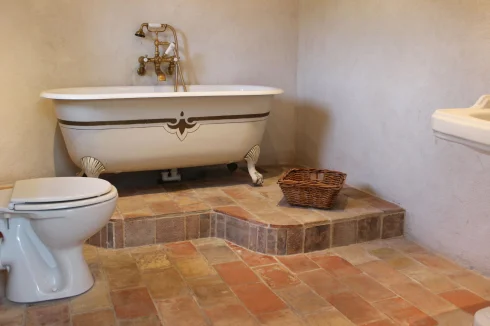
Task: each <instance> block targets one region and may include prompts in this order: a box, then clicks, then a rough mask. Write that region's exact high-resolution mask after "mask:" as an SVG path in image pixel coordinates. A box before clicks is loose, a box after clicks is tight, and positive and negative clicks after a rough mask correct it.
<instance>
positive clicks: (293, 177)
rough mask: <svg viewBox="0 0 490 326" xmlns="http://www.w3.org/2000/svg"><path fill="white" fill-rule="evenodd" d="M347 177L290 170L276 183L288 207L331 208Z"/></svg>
mask: <svg viewBox="0 0 490 326" xmlns="http://www.w3.org/2000/svg"><path fill="white" fill-rule="evenodd" d="M346 177H347V175H346V174H345V173H342V172H337V171H330V170H316V169H291V170H289V171H288V172H286V173H285V174H284V175H283V176H282V177H281V178H280V179H279V181H278V182H277V183H278V184H279V186H280V187H281V190H282V192H283V193H284V196H285V197H286V200H287V202H288V203H289V204H290V205H297V206H309V207H315V208H323V209H328V208H331V207H332V206H333V204H334V202H335V199H336V198H337V195H338V194H339V192H340V190H341V189H342V187H343V186H344V182H345V179H346Z"/></svg>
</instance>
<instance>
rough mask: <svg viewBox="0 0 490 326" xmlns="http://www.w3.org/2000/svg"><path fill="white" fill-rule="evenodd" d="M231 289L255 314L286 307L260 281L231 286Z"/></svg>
mask: <svg viewBox="0 0 490 326" xmlns="http://www.w3.org/2000/svg"><path fill="white" fill-rule="evenodd" d="M232 290H233V292H235V294H236V295H237V297H238V298H239V299H240V300H241V301H242V302H243V304H244V305H245V306H246V307H247V309H248V310H250V312H252V313H253V314H255V315H260V314H265V313H268V312H273V311H277V310H282V309H285V308H286V305H285V304H284V302H283V301H282V300H281V299H279V298H278V297H277V295H275V294H274V293H273V292H272V291H271V290H270V289H269V288H268V287H267V286H265V285H264V284H262V283H255V284H244V285H238V286H234V287H232Z"/></svg>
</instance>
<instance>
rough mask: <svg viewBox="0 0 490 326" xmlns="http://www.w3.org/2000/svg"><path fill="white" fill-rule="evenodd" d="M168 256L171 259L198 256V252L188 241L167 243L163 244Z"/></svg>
mask: <svg viewBox="0 0 490 326" xmlns="http://www.w3.org/2000/svg"><path fill="white" fill-rule="evenodd" d="M164 248H165V250H167V254H168V257H169V258H171V259H183V258H193V257H198V256H199V253H198V251H197V249H196V247H194V245H193V244H192V243H191V242H190V241H185V242H176V243H168V244H166V245H165V246H164Z"/></svg>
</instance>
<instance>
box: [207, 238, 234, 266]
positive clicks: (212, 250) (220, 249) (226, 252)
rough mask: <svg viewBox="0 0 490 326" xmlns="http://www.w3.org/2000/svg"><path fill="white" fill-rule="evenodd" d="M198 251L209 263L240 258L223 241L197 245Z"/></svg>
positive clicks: (219, 262) (225, 261) (213, 263)
mask: <svg viewBox="0 0 490 326" xmlns="http://www.w3.org/2000/svg"><path fill="white" fill-rule="evenodd" d="M199 252H200V253H201V254H202V255H203V256H204V257H205V258H206V260H207V261H208V263H209V264H210V265H215V264H221V263H227V262H231V261H237V260H239V259H240V258H239V257H238V256H237V254H236V253H235V252H234V251H233V250H231V249H230V248H229V247H228V246H227V245H226V244H225V243H219V242H211V243H208V244H203V245H201V246H199Z"/></svg>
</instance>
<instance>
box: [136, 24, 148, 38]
mask: <svg viewBox="0 0 490 326" xmlns="http://www.w3.org/2000/svg"><path fill="white" fill-rule="evenodd" d="M134 35H135V36H138V37H145V36H146V35H145V32H143V26H141V27H140V28H139V29H138V30H137V31H136V33H134Z"/></svg>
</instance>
